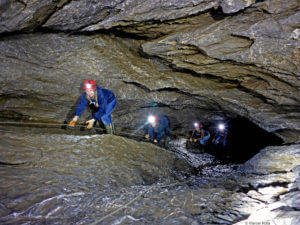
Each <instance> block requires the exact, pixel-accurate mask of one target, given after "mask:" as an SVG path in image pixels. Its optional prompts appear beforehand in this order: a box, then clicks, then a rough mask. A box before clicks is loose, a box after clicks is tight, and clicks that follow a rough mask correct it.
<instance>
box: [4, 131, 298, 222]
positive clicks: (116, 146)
mask: <svg viewBox="0 0 300 225" xmlns="http://www.w3.org/2000/svg"><path fill="white" fill-rule="evenodd" d="M56 131H57V130H55V129H52V130H51V129H47V130H45V129H36V128H34V129H32V128H18V129H16V128H9V129H8V128H4V127H1V133H0V135H1V140H3V139H4V140H6V141H5V142H1V146H0V154H1V159H5V162H6V163H9V162H10V163H18V162H19V157H21V158H23V161H22V162H24V163H23V164H18V165H17V164H15V165H3V164H1V166H0V173H1V176H0V177H1V182H0V184H1V185H0V189H1V192H0V193H1V195H0V199H1V207H0V221H1V224H11V223H14V224H16V223H34V224H42V223H47V224H56V223H63V224H68V223H72V224H114V223H129V224H130V223H139V224H162V223H163V224H170V223H175V224H178V223H181V224H182V223H188V224H214V223H217V224H233V223H235V222H238V221H241V220H243V219H247V218H248V219H247V221H248V222H250V221H252V222H253V221H259V222H268V221H270V222H272V221H273V222H274V223H276V222H277V221H292V222H291V223H289V224H297V222H298V220H297V218H298V216H297V215H298V214H299V199H298V198H299V193H300V190H299V182H298V181H299V168H298V167H294V168H293V169H292V170H289V169H288V171H287V167H288V168H292V167H293V166H294V165H295V164H297V163H298V164H299V160H300V156H299V154H300V152H299V151H300V149H299V145H296V146H289V147H282V148H281V150H282V151H281V152H280V153H279V152H278V148H273V147H269V151H272V152H273V155H277V153H279V155H278V157H280V156H281V157H282V156H283V155H284V153H286V155H287V156H288V155H289V153H290V152H291V151H296V152H295V154H294V162H291V164H286V165H282V167H281V169H280V168H278V167H277V166H275V167H276V169H275V170H276V173H273V172H272V171H270V170H269V167H270V166H269V165H267V164H266V166H265V167H266V171H269V172H265V173H264V174H257V173H261V171H262V168H263V167H264V166H263V165H262V164H261V165H260V166H257V167H256V168H257V170H255V171H250V170H247V169H245V168H247V167H248V165H249V164H251V165H252V164H253V163H252V161H251V160H250V161H249V162H247V163H246V164H245V165H243V166H238V165H234V164H232V165H231V164H222V163H220V162H218V161H215V160H214V159H213V157H212V156H211V159H210V163H208V161H209V160H208V159H207V156H205V155H204V156H203V158H202V159H201V156H200V155H198V157H195V156H194V160H193V163H194V165H192V163H191V162H192V161H190V165H189V164H188V163H187V161H186V160H183V158H184V157H185V156H186V153H183V154H180V150H178V151H177V152H176V151H174V148H173V150H172V151H170V150H165V149H162V148H159V147H157V146H155V145H153V144H150V143H144V142H137V141H133V140H130V139H127V138H123V137H119V136H112V135H74V134H72V132H69V131H64V133H61V131H60V132H58V133H56ZM179 142H180V140H179ZM20 143H22V144H23V145H24V146H27V152H26V153H24V152H23V150H22V148H17V149H16V148H14V147H13V146H14V145H19V146H22V144H20ZM174 146H175V144H174ZM177 146H179V145H178V143H177ZM12 149H14V151H15V152H14V153H15V154H13V155H12V154H11V152H12ZM30 152H31V153H32V154H31V155H28V153H30ZM192 157H193V156H190V158H192ZM256 157H260V159H261V160H262V161H263V160H265V161H266V160H267V159H268V156H266V154H264V153H262V154H258V155H257V156H256ZM205 158H206V162H205V160H204V159H205ZM197 162H198V172H197V173H194V175H191V174H192V173H191V166H195V163H197ZM258 165H259V163H258ZM238 167H239V169H238V170H237V168H238ZM280 171H283V172H282V173H279V172H280ZM245 173H246V175H245ZM188 174H189V175H188ZM266 207H267V208H268V209H270V210H269V212H266V213H267V214H263V215H261V217H252V216H250V217H249V215H254V214H255V213H259V212H261V210H262V209H264V210H265V209H266ZM270 207H271V208H270ZM115 211H116V212H115ZM111 213H112V214H111ZM268 213H269V214H268ZM269 215H272V217H269ZM283 215H284V216H283ZM243 222H245V221H243ZM241 224H243V223H242V222H241Z"/></svg>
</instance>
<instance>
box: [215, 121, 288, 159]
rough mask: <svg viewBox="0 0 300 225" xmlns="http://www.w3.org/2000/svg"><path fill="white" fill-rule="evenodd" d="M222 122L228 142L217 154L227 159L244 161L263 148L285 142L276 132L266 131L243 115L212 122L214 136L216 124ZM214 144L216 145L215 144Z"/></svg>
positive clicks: (218, 149)
mask: <svg viewBox="0 0 300 225" xmlns="http://www.w3.org/2000/svg"><path fill="white" fill-rule="evenodd" d="M220 123H224V125H225V126H226V129H227V134H228V135H227V140H228V142H227V144H226V146H225V147H224V146H221V147H218V148H217V149H216V154H217V157H219V158H221V159H223V160H226V161H230V162H234V163H244V162H246V161H247V160H249V159H251V158H252V157H253V156H254V155H255V154H257V153H258V152H259V151H260V150H261V149H263V148H265V147H267V146H277V145H281V144H282V143H283V140H282V139H281V138H279V137H278V136H276V135H275V134H274V133H271V132H267V131H265V130H264V129H262V128H260V127H259V126H257V125H256V124H254V123H252V122H251V121H249V120H248V119H246V118H243V117H236V118H230V119H227V120H225V121H217V122H215V123H213V124H211V125H210V126H209V130H210V132H211V133H212V138H213V136H214V131H215V130H216V129H217V127H216V126H217V125H218V124H220ZM212 138H211V139H212ZM210 144H211V145H213V144H212V143H210ZM213 146H214V147H215V145H213Z"/></svg>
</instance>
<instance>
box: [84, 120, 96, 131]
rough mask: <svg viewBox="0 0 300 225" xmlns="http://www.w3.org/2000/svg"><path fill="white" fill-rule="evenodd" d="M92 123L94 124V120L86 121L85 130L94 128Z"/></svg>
mask: <svg viewBox="0 0 300 225" xmlns="http://www.w3.org/2000/svg"><path fill="white" fill-rule="evenodd" d="M94 123H95V120H94V119H91V120H88V121H86V122H85V124H88V125H87V127H86V128H87V129H92V128H93V126H94Z"/></svg>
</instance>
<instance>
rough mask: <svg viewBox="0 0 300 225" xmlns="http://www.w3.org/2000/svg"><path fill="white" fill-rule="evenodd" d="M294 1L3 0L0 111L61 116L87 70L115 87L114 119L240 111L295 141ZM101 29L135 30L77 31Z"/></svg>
mask: <svg viewBox="0 0 300 225" xmlns="http://www.w3.org/2000/svg"><path fill="white" fill-rule="evenodd" d="M298 9H299V4H298V2H297V1H296V0H295V1H289V3H284V1H281V0H277V1H263V2H261V1H257V2H256V1H253V0H228V1H227V0H224V1H217V0H216V1H205V0H199V1H189V0H185V1H176V0H174V1H143V3H140V2H137V1H133V0H124V1H122V0H116V1H101V2H100V3H99V2H98V1H67V0H64V1H49V0H48V1H46V0H45V1H2V2H1V8H0V10H1V12H2V13H1V23H0V32H1V33H2V34H3V35H2V38H1V43H0V45H1V56H0V57H1V68H2V70H1V85H2V87H1V90H0V93H1V101H2V102H3V107H2V109H1V112H0V113H1V116H2V117H6V118H12V119H13V118H20V119H32V120H42V121H55V122H61V121H63V120H65V119H66V117H70V116H71V114H72V113H69V114H68V115H67V116H66V115H64V114H66V112H70V110H72V109H74V106H75V104H76V102H75V100H74V99H76V97H77V96H79V95H80V93H79V92H80V84H81V83H82V82H83V80H85V79H87V78H90V77H92V78H93V79H95V80H96V81H97V82H98V83H99V84H100V86H103V87H104V88H109V89H111V90H112V91H114V92H115V93H116V95H117V97H118V99H119V100H120V101H119V108H118V109H117V110H116V112H115V116H116V117H118V122H119V123H120V124H123V125H124V127H125V126H133V127H134V126H136V124H138V123H139V121H141V120H142V119H141V118H142V117H143V116H144V115H145V112H147V110H145V107H149V106H164V107H165V109H164V110H162V112H163V113H168V114H169V115H170V116H171V117H172V120H173V124H175V126H174V127H175V128H176V129H177V128H178V129H181V128H183V129H184V128H185V127H187V126H186V125H185V124H186V123H189V120H190V119H191V115H196V116H194V117H192V119H202V120H206V119H208V118H211V120H213V119H215V117H216V116H221V117H222V116H229V117H235V116H243V117H246V118H247V119H249V120H250V121H252V122H254V123H255V124H257V125H258V126H260V127H261V128H263V129H265V130H267V131H272V132H276V133H277V135H279V136H280V137H282V138H283V139H284V140H285V141H286V142H295V141H299V100H300V98H299V96H300V94H299V84H300V83H299V75H300V74H299V71H300V70H299V60H297V59H299V28H298V27H299V22H300V21H299V18H300V17H299V10H298ZM45 29H46V30H47V33H46V34H43V33H35V34H32V35H28V36H26V35H17V34H16V35H14V36H11V35H10V36H7V35H9V33H11V32H14V33H15V32H30V31H34V30H37V31H40V32H43V31H44V30H45ZM105 29H106V30H107V32H110V31H111V32H113V33H116V34H117V35H119V34H121V36H124V35H127V36H128V37H130V35H134V37H137V38H138V39H139V40H132V39H131V40H130V39H124V38H118V37H115V36H113V35H109V34H108V35H101V34H94V35H89V36H87V35H86V32H88V31H93V32H95V31H103V30H105ZM51 31H55V32H57V31H68V32H72V35H71V36H70V35H66V34H51ZM49 32H50V34H49ZM82 32H83V33H82ZM73 33H74V34H73ZM75 33H76V34H75ZM143 39H144V40H143ZM71 87H72V88H71ZM62 103H64V104H63V105H62ZM57 105H60V106H61V107H60V108H59V109H58V108H57ZM157 108H158V109H157V110H158V111H160V109H161V107H157ZM127 109H128V110H127ZM189 109H190V110H189ZM155 110H156V109H155ZM186 111H189V112H190V113H187V112H186ZM133 112H134V113H133ZM197 112H198V113H197ZM218 112H221V114H219V113H218ZM195 113H196V114H195ZM132 114H134V115H132ZM184 115H187V116H184ZM144 117H145V116H144ZM179 121H182V123H183V124H184V125H181V124H180V122H179Z"/></svg>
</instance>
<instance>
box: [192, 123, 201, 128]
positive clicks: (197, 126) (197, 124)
mask: <svg viewBox="0 0 300 225" xmlns="http://www.w3.org/2000/svg"><path fill="white" fill-rule="evenodd" d="M194 127H195V128H201V127H202V123H201V122H195V123H194Z"/></svg>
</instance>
